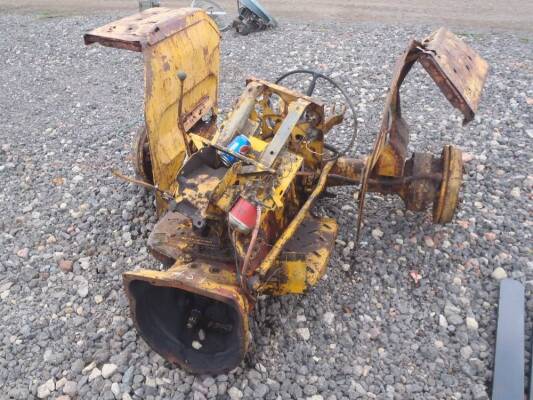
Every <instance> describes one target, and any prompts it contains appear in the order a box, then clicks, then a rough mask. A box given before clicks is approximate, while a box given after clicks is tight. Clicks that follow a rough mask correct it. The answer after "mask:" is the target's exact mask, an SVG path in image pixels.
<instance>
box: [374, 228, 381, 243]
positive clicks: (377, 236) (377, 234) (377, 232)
mask: <svg viewBox="0 0 533 400" xmlns="http://www.w3.org/2000/svg"><path fill="white" fill-rule="evenodd" d="M372 237H373V238H374V239H376V240H380V239H381V238H382V237H383V231H382V230H381V229H379V228H375V229H372Z"/></svg>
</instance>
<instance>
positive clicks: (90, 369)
mask: <svg viewBox="0 0 533 400" xmlns="http://www.w3.org/2000/svg"><path fill="white" fill-rule="evenodd" d="M94 367H96V363H95V362H94V361H93V362H92V363H90V364H87V365H86V366H85V368H83V369H82V370H81V372H82V374H86V373H87V372H90V371H92V370H93V369H94Z"/></svg>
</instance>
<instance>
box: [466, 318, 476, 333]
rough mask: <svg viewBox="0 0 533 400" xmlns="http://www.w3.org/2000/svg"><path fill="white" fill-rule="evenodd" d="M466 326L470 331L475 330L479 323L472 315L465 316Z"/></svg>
mask: <svg viewBox="0 0 533 400" xmlns="http://www.w3.org/2000/svg"><path fill="white" fill-rule="evenodd" d="M466 327H467V328H468V329H470V330H471V331H477V328H478V327H479V325H478V323H477V321H476V319H475V318H474V317H466Z"/></svg>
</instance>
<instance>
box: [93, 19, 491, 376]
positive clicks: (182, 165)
mask: <svg viewBox="0 0 533 400" xmlns="http://www.w3.org/2000/svg"><path fill="white" fill-rule="evenodd" d="M85 40H86V43H93V42H99V43H101V44H104V45H107V46H113V47H118V48H125V49H129V50H135V51H142V52H143V56H144V61H145V87H146V92H145V95H146V99H145V117H146V130H144V131H141V136H139V138H138V141H137V146H136V151H135V154H134V162H135V170H136V171H137V173H138V175H140V176H141V178H142V179H143V180H135V179H132V178H128V177H125V176H122V175H121V174H117V176H120V177H122V178H123V179H125V180H127V181H129V182H133V183H137V184H140V185H141V186H144V187H147V188H150V189H152V190H155V191H156V192H157V193H158V197H157V209H158V212H159V214H160V218H159V221H158V222H157V223H156V224H155V226H154V228H153V230H152V232H151V234H150V237H149V240H148V247H149V248H150V251H151V252H152V253H153V254H154V256H155V257H156V258H158V259H159V260H161V261H163V262H164V264H165V265H166V266H169V267H170V268H169V269H168V270H166V271H155V270H146V269H145V270H136V271H134V272H127V273H125V274H124V284H125V287H126V292H127V294H128V298H129V300H130V307H131V312H132V319H133V321H134V322H135V324H136V326H137V329H138V330H139V331H140V333H141V335H142V336H143V337H144V338H145V340H146V341H147V342H148V343H149V345H150V346H151V347H152V348H154V349H155V350H156V351H157V352H158V353H159V354H161V355H162V356H163V357H164V358H165V359H167V360H169V361H171V362H173V363H175V364H177V365H180V366H181V367H183V368H185V369H187V370H188V371H191V372H194V373H218V372H223V371H228V370H231V369H232V368H234V367H236V366H237V365H239V363H240V361H241V360H242V358H243V356H244V354H245V353H246V351H247V349H248V345H249V335H248V315H249V313H251V312H252V310H253V308H254V304H255V302H256V299H257V296H259V295H261V294H270V295H284V294H288V293H304V292H305V291H306V290H307V289H308V288H309V287H310V286H313V285H315V284H316V283H317V282H318V280H319V279H320V278H321V277H322V276H323V275H324V273H325V271H326V268H327V265H328V262H329V259H330V256H331V254H332V252H333V250H334V247H335V237H336V234H337V229H338V227H337V222H336V221H335V220H334V219H332V218H325V217H322V218H319V217H315V216H314V215H313V214H312V206H313V204H314V202H315V201H316V199H317V198H318V197H319V196H320V195H321V194H322V193H323V192H324V191H325V189H326V188H327V187H328V186H336V185H359V184H360V185H361V190H360V197H359V199H360V202H359V221H358V228H357V229H358V233H357V235H358V236H359V231H360V226H361V223H362V210H363V207H364V201H365V193H366V192H367V191H371V192H378V193H382V194H387V195H389V194H390V195H396V196H399V197H400V198H402V199H403V201H404V203H405V206H406V208H407V209H409V210H413V211H424V210H426V209H428V208H431V207H432V208H433V220H434V222H436V223H445V222H448V221H450V220H451V219H452V217H453V214H454V212H455V209H456V207H457V203H458V198H459V189H460V186H461V182H462V157H461V152H460V150H459V149H457V148H455V147H453V146H449V145H446V146H445V147H444V150H443V152H442V154H441V155H440V157H439V156H435V155H433V154H429V153H420V152H414V153H412V155H411V156H410V157H408V144H409V130H408V126H407V123H406V121H405V120H404V119H403V118H402V113H401V107H400V86H401V85H402V82H403V80H404V79H405V77H406V75H407V74H408V72H409V71H410V69H411V68H412V66H413V64H414V63H415V62H417V61H420V62H421V63H422V65H423V66H424V68H425V69H426V70H427V72H428V73H429V75H430V76H431V77H432V79H433V80H434V81H435V82H436V83H437V85H438V86H439V87H440V89H441V90H442V91H443V93H444V94H445V95H446V97H447V98H448V100H449V101H450V102H451V103H452V105H454V106H455V107H456V108H458V109H459V110H460V111H461V112H462V113H463V114H464V117H465V121H466V122H468V121H470V120H471V119H472V118H473V113H474V112H475V111H476V109H477V106H478V103H479V96H480V92H481V88H482V86H483V83H484V80H485V76H486V73H487V65H486V63H485V61H484V60H482V59H481V58H480V57H479V56H478V55H477V54H476V53H475V52H474V51H473V50H471V49H470V48H469V47H468V46H466V45H465V44H464V43H462V42H461V41H460V40H459V39H457V38H456V37H455V36H454V35H453V34H451V33H450V32H448V31H446V30H445V29H440V30H438V31H436V32H435V33H433V34H432V35H431V36H430V37H428V38H427V39H426V40H424V41H423V42H418V41H414V40H413V41H411V42H410V43H409V45H408V47H407V49H406V50H405V52H404V53H403V54H402V56H401V57H400V58H399V59H398V61H397V63H396V66H395V69H394V72H393V79H392V83H391V89H390V92H389V94H388V96H387V99H386V102H385V111H384V114H383V119H382V123H381V127H380V130H379V133H378V135H377V138H376V141H375V144H374V148H373V151H372V152H371V154H369V155H368V156H367V157H362V158H359V159H355V158H349V157H344V156H343V157H340V154H342V153H341V152H340V151H337V150H335V149H332V148H331V147H330V146H326V145H325V143H324V137H325V135H326V134H327V133H328V131H330V130H331V129H332V128H333V127H334V126H335V125H337V124H340V123H342V122H343V120H344V112H345V110H346V107H341V108H340V111H339V110H337V111H335V110H334V111H331V108H329V110H330V111H331V112H329V113H326V107H325V104H324V102H322V101H320V100H317V99H315V98H312V97H309V96H306V95H304V94H301V93H298V92H296V91H292V90H290V89H287V88H285V87H283V86H280V85H277V84H273V83H270V82H267V81H263V80H260V79H255V78H250V79H249V80H248V81H247V83H246V87H245V89H244V91H243V93H242V95H241V96H240V98H239V99H238V101H237V102H236V104H235V106H234V108H233V110H232V111H231V112H230V113H229V115H228V116H227V118H226V119H225V121H223V123H222V125H221V126H220V128H217V107H216V105H217V96H218V70H219V34H218V30H217V29H216V27H214V23H213V22H212V21H211V20H210V19H209V18H207V16H206V15H205V14H204V13H203V12H201V11H198V10H192V9H185V10H169V9H158V10H153V11H152V10H149V11H147V12H146V13H141V14H137V15H136V16H133V17H128V18H125V19H122V20H120V21H117V22H114V23H111V24H108V25H106V26H104V27H102V28H99V29H96V30H95V31H93V32H91V33H89V34H88V35H86V37H85ZM315 75H316V74H315ZM236 135H245V136H246V137H247V138H248V140H249V143H250V146H249V149H247V152H246V154H238V153H235V152H232V151H230V150H229V149H228V148H227V146H228V144H229V143H230V142H231V140H232V139H233V138H234V137H235V136H236ZM328 152H329V153H332V154H336V155H334V156H331V154H329V153H328ZM220 153H229V154H231V155H232V156H234V157H235V163H234V164H233V165H231V166H229V167H228V166H226V165H224V164H223V163H222V162H221V160H220V157H219V155H220ZM325 154H328V155H327V156H326V155H325ZM328 157H329V158H328ZM149 172H151V173H152V175H151V176H152V177H153V185H152V184H149V183H147V182H146V181H147V180H148V177H149V176H150V175H149ZM243 203H244V204H247V205H248V208H247V210H248V212H249V214H246V215H241V216H243V217H246V220H248V221H252V222H249V223H248V225H247V228H248V227H249V226H251V225H252V223H253V228H250V229H247V230H246V231H243V230H242V229H239V225H238V224H237V225H236V224H235V223H234V222H233V223H232V222H230V216H231V217H232V218H236V217H235V215H234V214H233V213H232V212H233V211H234V207H235V204H243Z"/></svg>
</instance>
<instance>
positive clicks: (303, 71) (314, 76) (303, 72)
mask: <svg viewBox="0 0 533 400" xmlns="http://www.w3.org/2000/svg"><path fill="white" fill-rule="evenodd" d="M298 74H301V75H311V77H312V80H311V83H310V84H309V86H308V87H307V90H306V91H305V95H306V96H309V97H311V96H312V95H313V92H314V91H315V87H316V82H317V81H318V80H319V79H323V80H325V81H327V82H328V83H329V84H330V85H331V86H333V87H334V88H335V89H337V90H338V91H339V92H340V93H341V94H342V96H343V97H344V101H345V102H346V104H347V105H348V107H349V108H350V111H351V112H352V115H353V120H354V124H353V133H352V136H351V138H350V141H349V142H348V145H347V146H346V147H345V148H344V149H343V150H342V151H339V150H337V149H335V148H334V147H333V146H331V145H327V144H324V146H325V147H326V148H327V149H328V150H331V151H333V152H334V153H336V157H339V156H342V155H345V154H346V153H347V152H348V151H350V150H351V148H352V147H353V145H354V143H355V140H356V138H357V117H356V113H355V106H354V105H353V103H352V100H351V99H350V96H349V95H348V93H346V91H345V90H344V89H343V88H342V86H340V85H339V84H338V83H337V82H335V81H334V80H333V79H332V78H330V77H329V76H327V75H324V74H322V73H320V72H317V71H313V70H310V69H296V70H293V71H289V72H287V73H286V74H283V75H281V76H280V77H279V78H278V79H276V84H280V83H281V81H283V80H284V79H285V78H287V77H289V76H292V75H298Z"/></svg>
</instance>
